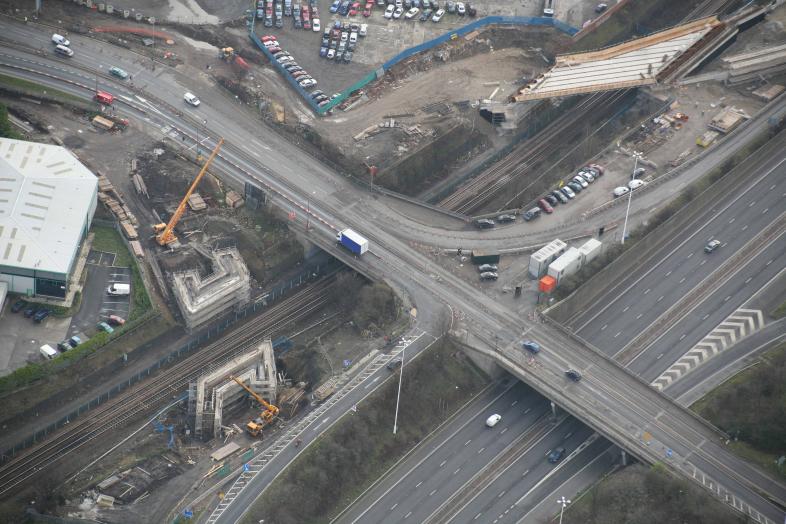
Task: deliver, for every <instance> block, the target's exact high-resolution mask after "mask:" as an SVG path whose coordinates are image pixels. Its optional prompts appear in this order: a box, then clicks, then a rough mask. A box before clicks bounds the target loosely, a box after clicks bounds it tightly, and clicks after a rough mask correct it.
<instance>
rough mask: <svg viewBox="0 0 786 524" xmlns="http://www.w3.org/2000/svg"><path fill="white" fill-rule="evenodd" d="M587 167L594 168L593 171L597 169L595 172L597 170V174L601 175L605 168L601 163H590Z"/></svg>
mask: <svg viewBox="0 0 786 524" xmlns="http://www.w3.org/2000/svg"><path fill="white" fill-rule="evenodd" d="M587 167H589V168H590V169H594V170H595V171H597V172H598V174H599V175H601V176H602V175H603V173H605V172H606V168H605V167H603V166H602V165H600V164H590V165H589V166H587Z"/></svg>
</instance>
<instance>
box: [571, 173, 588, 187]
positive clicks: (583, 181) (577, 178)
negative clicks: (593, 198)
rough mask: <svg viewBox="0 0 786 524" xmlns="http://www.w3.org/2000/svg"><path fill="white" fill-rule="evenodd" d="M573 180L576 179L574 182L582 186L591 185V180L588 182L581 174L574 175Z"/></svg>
mask: <svg viewBox="0 0 786 524" xmlns="http://www.w3.org/2000/svg"><path fill="white" fill-rule="evenodd" d="M573 181H574V182H576V183H577V184H578V185H580V186H581V187H587V186H589V182H587V181H586V180H584V179H583V178H581V177H580V176H579V175H576V176H574V177H573Z"/></svg>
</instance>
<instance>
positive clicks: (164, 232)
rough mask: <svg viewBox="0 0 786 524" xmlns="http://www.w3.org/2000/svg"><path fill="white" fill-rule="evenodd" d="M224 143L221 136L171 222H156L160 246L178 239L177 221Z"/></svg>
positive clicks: (155, 227) (155, 228) (155, 229)
mask: <svg viewBox="0 0 786 524" xmlns="http://www.w3.org/2000/svg"><path fill="white" fill-rule="evenodd" d="M223 144H224V139H223V138H221V139H220V140H219V141H218V143H217V144H216V147H215V148H214V149H213V152H212V153H210V157H208V159H207V162H205V165H204V166H202V169H200V171H199V174H198V175H197V176H196V178H195V179H194V181H193V182H192V183H191V187H189V188H188V191H187V192H186V196H184V197H183V200H181V201H180V205H178V206H177V209H176V210H175V212H174V213H173V214H172V218H170V219H169V222H168V223H166V224H156V225H154V226H153V230H154V231H155V232H156V233H158V235H157V236H156V241H157V242H158V245H160V246H168V245H169V244H172V243H173V242H176V241H177V237H176V236H175V233H174V230H175V226H176V225H177V223H178V222H179V221H180V218H181V217H182V216H183V213H185V211H186V205H187V204H188V197H190V196H191V193H193V192H194V190H195V189H196V187H197V186H198V185H199V181H200V180H202V177H203V176H205V173H207V168H208V167H210V164H211V163H212V162H213V159H214V158H215V157H216V155H217V154H218V150H219V149H221V146H222V145H223Z"/></svg>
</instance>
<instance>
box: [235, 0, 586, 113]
mask: <svg viewBox="0 0 786 524" xmlns="http://www.w3.org/2000/svg"><path fill="white" fill-rule="evenodd" d="M254 25H255V24H254V15H253V14H252V15H251V20H250V22H249V24H248V26H249V32H248V36H249V38H251V40H252V41H253V42H254V43H255V44H256V45H257V47H259V49H260V50H261V51H262V52H263V53H264V54H265V56H266V57H267V58H268V59H269V60H270V63H271V64H273V65H274V66H275V67H276V69H278V71H279V72H280V73H281V74H282V75H283V76H284V78H286V79H287V81H289V83H290V84H291V85H292V87H294V88H295V90H296V91H297V92H298V93H300V96H302V97H303V99H304V100H305V101H306V103H308V105H309V106H311V108H312V109H313V110H314V111H315V112H316V113H317V114H320V115H324V114H325V113H327V112H328V111H330V110H331V109H333V108H334V107H336V106H337V105H338V104H340V103H341V102H343V101H344V100H346V99H347V97H348V96H349V95H351V94H352V93H354V92H355V91H357V90H359V89H361V88H363V87H364V86H366V85H367V84H369V83H371V82H373V81H374V80H376V79H377V78H378V77H379V75H380V73H381V74H384V72H385V71H387V70H388V69H390V68H391V67H393V66H394V65H396V64H398V63H399V62H401V61H402V60H405V59H407V58H409V57H410V56H412V55H415V54H417V53H420V52H422V51H427V50H429V49H432V48H434V47H436V46H438V45H441V44H444V43H445V42H448V41H450V40H455V39H457V38H459V37H461V36H464V35H467V34H469V33H471V32H472V31H475V30H477V29H480V28H483V27H486V26H490V25H497V26H505V25H523V26H530V25H531V26H545V27H553V28H555V29H557V30H559V31H562V32H563V33H566V34H568V35H570V36H573V35H575V34H576V33H578V32H579V30H578V29H576V28H575V27H572V26H569V25H568V24H566V23H565V22H561V21H559V20H555V19H554V18H546V17H539V16H486V17H484V18H481V19H479V20H475V21H474V22H470V23H469V24H467V25H465V26H462V27H459V28H458V29H454V30H452V31H449V32H447V33H445V34H443V35H440V36H438V37H437V38H434V39H432V40H429V41H428V42H423V43H422V44H419V45H416V46H414V47H410V48H409V49H405V50H404V51H402V52H400V53H399V54H397V55H396V56H394V57H393V58H391V59H390V60H388V61H387V62H385V63H384V64H382V67H381V71H379V70H378V71H379V72H378V71H373V72H371V73H369V74H367V75H366V76H364V77H363V78H361V79H360V80H358V81H357V82H355V83H354V84H352V85H351V86H349V87H347V88H346V89H344V90H342V91H341V92H339V96H337V97H336V98H334V99H332V100H330V101H329V102H328V103H327V104H325V105H324V106H322V107H319V105H318V104H317V103H316V102H314V100H313V99H312V98H311V95H310V94H309V93H308V92H307V91H306V90H305V89H303V88H302V87H300V84H298V83H297V81H296V80H295V79H294V78H293V77H292V75H290V74H289V72H288V71H287V70H286V69H284V67H283V66H282V65H281V64H279V63H278V62H277V61H276V60H275V59H274V58H273V55H272V54H271V53H270V51H268V50H267V48H266V47H265V46H264V44H263V43H262V41H261V40H260V39H259V37H258V36H257V35H256V33H255V32H254Z"/></svg>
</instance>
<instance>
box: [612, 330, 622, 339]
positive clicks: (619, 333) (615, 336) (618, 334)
mask: <svg viewBox="0 0 786 524" xmlns="http://www.w3.org/2000/svg"><path fill="white" fill-rule="evenodd" d="M621 334H622V331H617V334H616V335H614V338H617V337H618V336H620V335H621Z"/></svg>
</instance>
